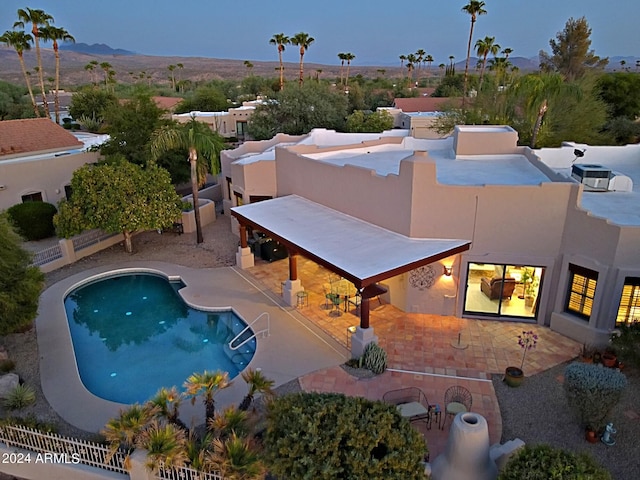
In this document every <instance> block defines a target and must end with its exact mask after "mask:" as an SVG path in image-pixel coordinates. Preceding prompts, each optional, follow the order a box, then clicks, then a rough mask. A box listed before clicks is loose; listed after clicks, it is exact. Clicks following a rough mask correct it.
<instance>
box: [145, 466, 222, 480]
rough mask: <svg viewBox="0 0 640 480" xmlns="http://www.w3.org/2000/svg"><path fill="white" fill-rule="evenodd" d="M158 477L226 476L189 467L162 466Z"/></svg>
mask: <svg viewBox="0 0 640 480" xmlns="http://www.w3.org/2000/svg"><path fill="white" fill-rule="evenodd" d="M156 478H158V479H160V480H224V477H222V476H221V475H220V474H218V473H207V472H200V471H198V470H194V469H193V468H189V467H181V468H168V469H163V468H160V469H159V470H158V473H157V474H156Z"/></svg>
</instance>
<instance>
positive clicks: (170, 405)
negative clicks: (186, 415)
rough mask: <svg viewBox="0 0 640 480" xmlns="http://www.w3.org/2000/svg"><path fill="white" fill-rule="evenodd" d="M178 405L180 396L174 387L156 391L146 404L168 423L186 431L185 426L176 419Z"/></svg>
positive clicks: (180, 399) (180, 400)
mask: <svg viewBox="0 0 640 480" xmlns="http://www.w3.org/2000/svg"><path fill="white" fill-rule="evenodd" d="M180 403H182V396H181V395H180V392H178V389H177V388H176V387H171V388H165V387H162V388H161V389H160V390H158V391H157V393H156V394H155V396H153V397H152V398H151V399H149V401H148V402H147V404H148V406H150V407H156V408H157V409H158V414H159V415H161V416H162V417H164V418H166V419H167V420H168V421H169V422H171V423H173V424H174V425H176V426H179V427H181V428H184V429H186V428H187V426H186V425H185V424H184V422H182V420H180V418H178V415H179V412H178V409H179V408H180Z"/></svg>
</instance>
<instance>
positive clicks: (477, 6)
mask: <svg viewBox="0 0 640 480" xmlns="http://www.w3.org/2000/svg"><path fill="white" fill-rule="evenodd" d="M462 11H463V12H465V13H468V14H469V15H470V16H471V28H470V29H469V42H468V43H467V62H466V63H465V66H464V87H463V90H462V104H463V106H464V103H465V101H466V98H467V88H468V86H469V60H470V59H471V39H472V38H473V27H474V26H475V23H476V20H477V19H478V16H479V15H484V14H485V13H487V11H486V10H485V9H484V2H480V1H478V0H470V1H469V3H468V4H467V5H465V6H464V7H462Z"/></svg>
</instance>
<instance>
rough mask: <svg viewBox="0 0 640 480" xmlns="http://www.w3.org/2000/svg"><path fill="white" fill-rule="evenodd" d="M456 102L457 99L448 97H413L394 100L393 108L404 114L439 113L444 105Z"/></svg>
mask: <svg viewBox="0 0 640 480" xmlns="http://www.w3.org/2000/svg"><path fill="white" fill-rule="evenodd" d="M452 101H453V102H458V101H459V99H457V98H450V97H413V98H396V99H395V100H394V101H393V106H394V107H396V108H399V109H400V110H402V111H403V112H405V113H411V112H439V111H442V108H443V106H444V105H445V104H446V103H451V102H452Z"/></svg>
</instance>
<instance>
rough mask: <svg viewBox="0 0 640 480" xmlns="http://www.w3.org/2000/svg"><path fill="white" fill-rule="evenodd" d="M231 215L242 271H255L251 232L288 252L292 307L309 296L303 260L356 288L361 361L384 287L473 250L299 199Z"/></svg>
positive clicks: (356, 342) (355, 345)
mask: <svg viewBox="0 0 640 480" xmlns="http://www.w3.org/2000/svg"><path fill="white" fill-rule="evenodd" d="M231 214H232V215H233V216H234V217H235V218H236V219H237V220H238V222H239V225H240V227H239V229H240V247H239V251H238V254H237V256H236V258H237V265H238V266H239V267H241V268H249V267H252V266H253V265H254V261H255V260H254V257H253V253H252V252H251V249H250V248H249V243H248V238H247V230H248V229H249V228H250V229H253V230H256V231H260V232H262V233H264V234H266V235H267V236H268V237H270V238H271V239H273V240H276V241H277V242H279V243H280V244H281V245H284V246H285V247H286V249H287V251H288V266H289V272H288V276H287V279H286V281H285V280H284V279H282V280H281V285H282V297H283V298H284V301H285V302H286V303H287V304H289V305H295V304H296V303H297V298H298V297H297V294H298V293H299V292H301V291H304V290H306V288H305V287H304V286H303V283H302V282H301V280H300V278H299V272H298V262H299V261H298V259H299V257H300V256H302V257H304V258H307V259H309V260H312V261H313V262H315V263H316V264H318V265H321V266H322V267H324V268H325V269H327V270H328V271H329V272H332V273H335V274H336V275H338V276H339V277H341V278H343V279H346V280H347V281H349V282H351V283H352V284H353V286H354V287H355V289H356V291H357V295H358V297H359V300H358V301H357V302H354V306H358V307H359V308H358V312H359V317H360V321H359V324H358V325H356V326H355V330H354V331H353V335H352V341H351V351H352V352H353V353H354V355H356V356H358V355H360V354H361V353H362V351H363V350H364V347H365V346H366V345H367V344H368V343H370V342H372V341H376V340H377V337H376V336H375V335H374V334H373V328H371V326H370V321H369V320H370V309H371V306H370V304H371V299H372V298H377V297H379V295H380V294H382V293H384V292H386V289H384V288H383V287H381V286H380V285H379V283H378V282H381V281H383V280H386V279H389V278H392V277H395V276H397V275H401V274H403V273H406V272H409V271H411V270H414V269H417V268H419V267H422V266H424V265H428V264H431V263H434V262H437V261H439V260H442V259H444V258H447V257H451V256H453V255H457V254H459V253H462V252H464V251H467V250H469V248H470V247H471V242H470V241H468V240H460V239H435V238H412V237H407V236H404V235H401V234H398V233H396V232H392V231H390V230H387V229H384V228H382V227H379V226H377V225H373V224H371V223H368V222H366V221H363V220H361V219H358V218H355V217H352V216H350V215H346V214H344V213H342V212H339V211H337V210H333V209H331V208H328V207H325V206H323V205H320V204H318V203H315V202H312V201H310V200H307V199H305V198H302V197H299V196H297V195H289V196H285V197H278V198H274V199H271V200H267V201H263V202H258V203H252V204H249V205H243V206H239V207H234V208H232V209H231ZM325 298H326V294H325ZM344 300H345V307H346V306H347V305H348V303H347V302H346V298H345V299H344Z"/></svg>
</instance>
